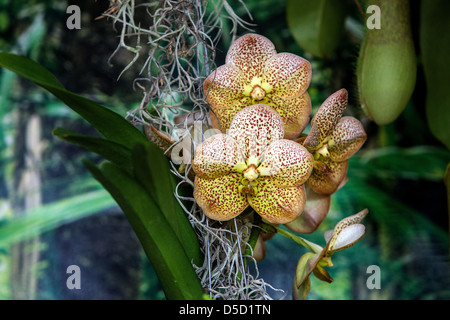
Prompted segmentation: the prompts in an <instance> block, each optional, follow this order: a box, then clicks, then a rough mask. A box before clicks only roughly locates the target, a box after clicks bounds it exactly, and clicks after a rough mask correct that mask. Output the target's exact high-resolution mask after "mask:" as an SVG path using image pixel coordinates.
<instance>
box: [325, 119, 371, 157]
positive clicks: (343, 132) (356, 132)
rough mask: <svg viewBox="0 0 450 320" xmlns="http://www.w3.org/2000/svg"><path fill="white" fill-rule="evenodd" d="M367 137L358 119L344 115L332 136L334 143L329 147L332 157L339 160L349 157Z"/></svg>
mask: <svg viewBox="0 0 450 320" xmlns="http://www.w3.org/2000/svg"><path fill="white" fill-rule="evenodd" d="M366 139H367V134H366V132H365V131H364V128H363V126H362V124H361V122H359V120H358V119H355V118H353V117H343V118H342V119H341V120H340V121H339V122H338V124H337V126H336V128H335V129H334V131H333V134H332V136H331V141H333V144H332V145H330V146H329V148H328V151H329V152H330V157H331V159H332V160H333V161H338V162H340V161H344V160H347V159H349V158H350V157H351V156H352V155H353V154H354V153H355V152H356V151H358V150H359V148H361V146H362V145H363V144H364V142H365V141H366Z"/></svg>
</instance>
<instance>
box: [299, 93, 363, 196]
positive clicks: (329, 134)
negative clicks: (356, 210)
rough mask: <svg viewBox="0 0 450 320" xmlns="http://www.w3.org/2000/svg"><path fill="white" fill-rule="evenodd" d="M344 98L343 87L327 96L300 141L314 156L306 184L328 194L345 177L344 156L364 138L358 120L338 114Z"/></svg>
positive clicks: (345, 165) (350, 152) (352, 152)
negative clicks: (305, 134) (311, 171)
mask: <svg viewBox="0 0 450 320" xmlns="http://www.w3.org/2000/svg"><path fill="white" fill-rule="evenodd" d="M347 98H348V93H347V90H345V89H341V90H339V91H337V92H335V93H333V94H332V95H331V96H330V97H328V98H327V99H326V100H325V102H324V103H323V104H322V105H321V106H320V108H319V110H318V111H317V113H316V114H315V115H314V117H313V118H312V120H311V131H310V132H309V134H308V136H307V137H306V139H304V141H303V143H302V144H303V146H304V147H306V149H308V151H309V152H311V153H312V154H313V156H314V160H315V161H314V170H313V173H312V174H311V177H310V178H309V179H308V185H309V186H310V187H311V189H312V190H314V191H315V192H317V193H321V194H332V193H334V192H335V191H336V190H337V189H338V187H339V185H340V184H341V183H342V181H343V180H344V179H345V177H346V174H347V168H348V159H349V158H350V157H351V156H352V155H353V154H354V153H355V152H356V151H358V150H359V148H361V146H362V145H363V143H364V142H365V141H366V138H367V135H366V133H365V131H364V128H363V126H362V125H361V123H360V122H359V120H357V119H355V118H353V117H349V116H345V117H342V115H343V113H344V111H345V108H346V107H347ZM298 141H299V142H300V139H299V140H298Z"/></svg>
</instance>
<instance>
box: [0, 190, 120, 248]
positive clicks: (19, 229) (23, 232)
mask: <svg viewBox="0 0 450 320" xmlns="http://www.w3.org/2000/svg"><path fill="white" fill-rule="evenodd" d="M116 206H117V204H116V203H115V202H114V200H113V199H112V198H111V196H110V195H109V194H108V193H107V192H106V191H105V190H104V189H100V190H97V191H92V192H89V193H84V194H81V195H77V196H73V197H70V198H65V199H63V200H59V201H55V202H52V203H49V204H45V205H42V206H39V207H37V208H35V209H31V210H28V211H26V212H23V213H21V214H20V216H17V217H15V218H12V219H10V220H6V221H3V222H2V223H0V247H2V248H4V247H7V246H9V245H11V244H13V243H15V242H17V241H22V240H26V239H29V238H31V237H34V236H37V235H39V234H41V233H43V232H45V231H49V230H51V229H53V228H56V227H58V226H60V225H62V224H64V223H69V222H72V221H75V220H77V219H80V218H82V217H86V216H88V215H91V214H95V213H98V212H100V211H102V210H107V209H110V208H113V207H116Z"/></svg>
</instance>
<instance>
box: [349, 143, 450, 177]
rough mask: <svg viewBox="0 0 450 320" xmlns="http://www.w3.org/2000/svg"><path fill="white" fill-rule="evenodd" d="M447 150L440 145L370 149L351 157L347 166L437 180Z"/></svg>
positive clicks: (386, 174) (449, 157)
mask: <svg viewBox="0 0 450 320" xmlns="http://www.w3.org/2000/svg"><path fill="white" fill-rule="evenodd" d="M449 161H450V153H449V152H448V151H447V150H445V149H442V148H436V147H429V146H417V147H412V148H397V147H387V148H381V149H373V150H370V151H368V152H366V153H365V154H364V156H363V157H352V158H351V159H350V167H351V168H355V169H358V168H360V169H361V170H364V172H365V174H366V175H368V174H370V175H372V176H376V177H393V176H396V177H400V178H405V179H411V180H419V179H425V180H430V181H441V180H442V178H443V176H444V172H445V168H446V165H447V163H448V162H449Z"/></svg>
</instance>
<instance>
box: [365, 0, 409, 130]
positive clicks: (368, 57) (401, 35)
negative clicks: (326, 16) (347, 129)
mask: <svg viewBox="0 0 450 320" xmlns="http://www.w3.org/2000/svg"><path fill="white" fill-rule="evenodd" d="M370 5H376V6H377V7H378V8H380V11H379V13H380V15H379V18H380V21H381V23H380V28H379V29H376V28H373V29H369V28H367V26H366V35H365V38H364V41H363V44H362V46H361V50H360V53H359V57H358V65H357V80H358V90H359V99H360V103H361V106H362V108H363V110H364V112H365V113H366V114H367V116H368V117H369V118H370V119H372V120H373V121H375V122H376V123H377V124H378V125H384V124H388V123H391V122H393V121H394V120H395V119H396V118H397V117H398V116H399V115H400V113H401V112H402V111H403V109H404V108H405V107H406V104H407V103H408V101H409V99H410V98H411V95H412V92H413V91H414V87H415V83H416V73H417V65H416V55H415V51H414V43H413V39H412V33H411V26H410V9H409V0H368V1H366V8H367V7H368V6H370ZM375 8H376V7H375ZM373 14H374V15H376V14H377V12H376V11H375V12H374V13H373ZM367 18H369V19H370V18H371V15H370V10H369V13H368V14H367ZM373 18H376V17H373Z"/></svg>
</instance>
